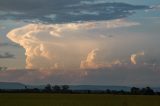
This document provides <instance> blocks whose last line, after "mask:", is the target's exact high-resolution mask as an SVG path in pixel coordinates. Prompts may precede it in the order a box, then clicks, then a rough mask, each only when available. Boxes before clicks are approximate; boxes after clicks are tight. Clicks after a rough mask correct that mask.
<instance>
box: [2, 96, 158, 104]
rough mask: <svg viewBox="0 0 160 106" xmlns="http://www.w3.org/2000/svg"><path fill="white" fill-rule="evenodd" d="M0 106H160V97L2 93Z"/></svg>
mask: <svg viewBox="0 0 160 106" xmlns="http://www.w3.org/2000/svg"><path fill="white" fill-rule="evenodd" d="M0 106H160V96H141V95H107V94H43V93H42V94H41V93H2V94H0Z"/></svg>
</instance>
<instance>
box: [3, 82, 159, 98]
mask: <svg viewBox="0 0 160 106" xmlns="http://www.w3.org/2000/svg"><path fill="white" fill-rule="evenodd" d="M0 93H64V94H65V93H68V94H116V95H160V92H155V91H154V90H153V89H151V88H150V87H145V88H138V87H132V88H131V89H130V91H124V90H110V89H106V90H89V89H86V90H72V89H70V87H69V85H61V86H60V85H54V86H52V85H50V84H47V85H46V86H45V87H44V88H43V89H39V88H28V87H27V86H25V87H24V89H13V90H9V89H0Z"/></svg>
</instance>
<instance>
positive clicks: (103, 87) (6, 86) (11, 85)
mask: <svg viewBox="0 0 160 106" xmlns="http://www.w3.org/2000/svg"><path fill="white" fill-rule="evenodd" d="M45 86H46V85H25V84H22V83H17V82H0V89H7V90H12V89H13V90H14V89H25V87H27V88H31V89H32V88H38V89H43V88H44V87H45ZM69 86H70V89H71V90H107V89H110V90H116V91H120V90H124V91H130V89H131V87H129V86H108V85H69ZM152 89H153V90H154V91H160V87H156V88H152Z"/></svg>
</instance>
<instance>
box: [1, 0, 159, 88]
mask: <svg viewBox="0 0 160 106" xmlns="http://www.w3.org/2000/svg"><path fill="white" fill-rule="evenodd" d="M159 19H160V1H159V0H68V1H67V0H0V81H1V82H21V83H25V84H46V83H51V84H76V85H125V86H154V87H157V86H159V85H160V77H159V76H160V56H159V54H160V49H159V45H160V42H159V40H160V35H159V34H160V30H159V28H160V22H159Z"/></svg>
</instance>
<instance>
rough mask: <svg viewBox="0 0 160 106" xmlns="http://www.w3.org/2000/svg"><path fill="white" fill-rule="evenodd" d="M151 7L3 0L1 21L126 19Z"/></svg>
mask: <svg viewBox="0 0 160 106" xmlns="http://www.w3.org/2000/svg"><path fill="white" fill-rule="evenodd" d="M149 8H150V7H149V6H143V5H131V4H127V3H118V2H117V3H116V2H113V3H111V2H106V1H103V2H97V1H95V0H88V1H83V0H69V1H67V2H66V0H0V17H1V18H0V19H12V20H23V21H27V22H28V21H29V22H44V23H67V22H78V21H95V20H96V21H100V20H111V19H118V18H125V17H127V16H129V15H131V14H133V13H134V12H135V10H140V9H149Z"/></svg>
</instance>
